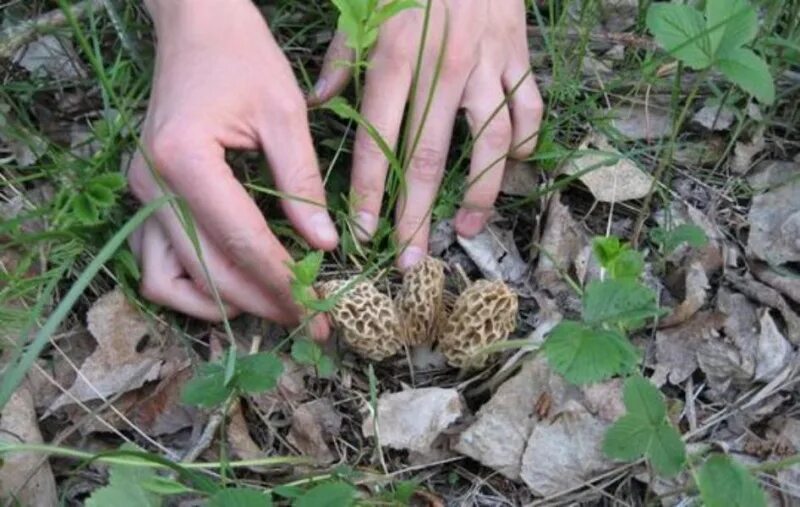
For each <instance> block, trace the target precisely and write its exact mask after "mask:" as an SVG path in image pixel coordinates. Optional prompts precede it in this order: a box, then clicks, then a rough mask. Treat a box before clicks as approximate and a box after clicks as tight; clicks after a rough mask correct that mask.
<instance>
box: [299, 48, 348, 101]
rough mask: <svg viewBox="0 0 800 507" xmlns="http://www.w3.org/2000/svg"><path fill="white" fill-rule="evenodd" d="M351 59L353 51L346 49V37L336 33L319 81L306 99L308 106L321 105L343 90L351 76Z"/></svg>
mask: <svg viewBox="0 0 800 507" xmlns="http://www.w3.org/2000/svg"><path fill="white" fill-rule="evenodd" d="M353 58H354V54H353V49H352V48H349V47H347V44H346V36H345V35H344V34H343V33H342V32H336V34H335V35H334V36H333V40H331V42H330V44H329V45H328V50H327V51H326V52H325V59H324V60H323V62H322V70H320V73H319V79H317V83H316V84H315V85H314V90H313V91H312V92H311V94H310V95H309V97H308V104H309V105H310V106H316V105H319V104H322V103H324V102H326V101H328V100H330V99H331V98H333V97H334V96H336V95H338V94H339V93H341V92H342V90H344V88H345V87H346V86H347V82H348V81H350V75H351V74H352V73H351V70H350V65H349V64H350V63H351V62H352V61H353Z"/></svg>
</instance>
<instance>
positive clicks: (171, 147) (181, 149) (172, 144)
mask: <svg viewBox="0 0 800 507" xmlns="http://www.w3.org/2000/svg"><path fill="white" fill-rule="evenodd" d="M189 140H190V136H189V134H188V132H187V131H186V129H185V128H183V129H181V128H180V127H177V126H173V125H171V124H170V125H164V126H163V127H159V128H158V129H156V130H155V132H153V134H152V137H151V140H150V143H149V149H150V156H151V157H152V161H153V163H154V164H155V166H156V168H157V169H158V171H159V172H161V173H163V174H164V175H165V176H166V175H167V174H169V172H170V170H171V169H172V168H173V167H174V166H175V164H176V163H177V162H178V161H179V160H180V159H181V158H182V157H183V156H184V155H186V154H189V153H191V149H190V148H189V147H188V144H189Z"/></svg>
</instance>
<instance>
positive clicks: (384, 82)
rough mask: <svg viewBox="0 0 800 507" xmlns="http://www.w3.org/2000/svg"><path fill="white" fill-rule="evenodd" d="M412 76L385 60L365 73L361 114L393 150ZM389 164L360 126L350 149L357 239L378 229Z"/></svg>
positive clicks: (381, 59) (373, 64) (403, 68)
mask: <svg viewBox="0 0 800 507" xmlns="http://www.w3.org/2000/svg"><path fill="white" fill-rule="evenodd" d="M410 86H411V73H410V71H409V69H407V68H406V67H401V68H397V66H394V65H392V63H391V62H389V61H388V60H387V59H385V58H376V59H374V60H373V62H372V66H371V67H370V69H369V71H367V77H366V88H365V91H364V97H363V101H364V102H363V107H362V114H363V116H364V117H365V118H366V120H367V121H368V122H370V123H371V124H372V126H374V127H375V129H376V130H377V131H378V133H379V134H380V136H381V137H382V138H383V140H384V142H385V143H386V145H387V146H389V147H390V148H392V149H394V148H395V146H396V144H397V138H398V136H399V133H400V126H401V124H402V122H403V113H404V110H405V104H406V100H408V89H409V87H410ZM388 166H389V161H388V160H387V159H386V156H385V155H384V154H383V152H382V151H381V149H380V148H379V147H378V144H377V143H376V142H375V141H374V140H373V139H372V137H371V136H370V135H369V133H368V132H367V130H366V129H365V128H363V127H359V128H358V131H357V132H356V140H355V144H354V146H353V169H352V174H351V177H350V181H351V195H352V198H353V203H354V207H355V209H354V212H355V213H354V219H355V223H356V236H357V237H358V239H359V240H361V241H366V240H368V239H369V238H370V237H372V235H373V234H374V233H375V229H376V228H377V227H378V216H379V214H380V210H381V202H382V200H383V191H384V186H385V183H386V172H387V168H388Z"/></svg>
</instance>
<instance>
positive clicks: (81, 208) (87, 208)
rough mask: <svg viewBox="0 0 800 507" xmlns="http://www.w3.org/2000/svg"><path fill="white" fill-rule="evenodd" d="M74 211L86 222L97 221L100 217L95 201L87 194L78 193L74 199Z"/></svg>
mask: <svg viewBox="0 0 800 507" xmlns="http://www.w3.org/2000/svg"><path fill="white" fill-rule="evenodd" d="M72 213H73V214H74V215H75V217H76V218H77V219H78V221H80V222H81V223H84V224H92V223H94V222H97V219H98V218H99V217H100V214H99V212H98V211H97V207H96V206H95V205H94V202H92V200H91V199H89V196H87V195H86V194H78V195H76V196H75V198H74V199H73V200H72Z"/></svg>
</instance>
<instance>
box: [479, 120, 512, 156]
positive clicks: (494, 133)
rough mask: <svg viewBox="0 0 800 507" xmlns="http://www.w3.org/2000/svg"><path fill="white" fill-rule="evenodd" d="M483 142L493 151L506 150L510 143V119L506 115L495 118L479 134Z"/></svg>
mask: <svg viewBox="0 0 800 507" xmlns="http://www.w3.org/2000/svg"><path fill="white" fill-rule="evenodd" d="M481 137H482V138H483V142H484V143H486V146H488V147H489V148H490V149H492V150H494V151H500V150H502V151H506V150H508V147H509V146H510V144H511V121H510V120H509V119H508V117H507V116H501V117H498V118H495V119H494V120H492V121H491V122H489V124H488V125H486V129H485V130H484V131H483V134H481Z"/></svg>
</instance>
